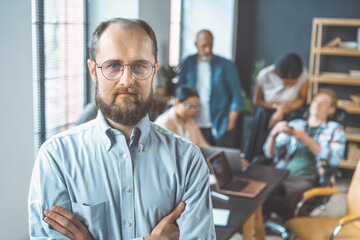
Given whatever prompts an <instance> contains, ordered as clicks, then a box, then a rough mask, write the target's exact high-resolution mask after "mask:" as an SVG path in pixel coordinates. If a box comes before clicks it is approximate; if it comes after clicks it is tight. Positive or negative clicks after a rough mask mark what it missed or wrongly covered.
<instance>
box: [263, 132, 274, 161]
mask: <svg viewBox="0 0 360 240" xmlns="http://www.w3.org/2000/svg"><path fill="white" fill-rule="evenodd" d="M275 138H276V136H275V135H274V134H272V133H271V132H270V134H269V136H268V137H267V139H266V141H265V155H267V157H273V154H274V151H275Z"/></svg>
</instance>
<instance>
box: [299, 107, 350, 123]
mask: <svg viewBox="0 0 360 240" xmlns="http://www.w3.org/2000/svg"><path fill="white" fill-rule="evenodd" d="M301 110H303V113H302V114H301V118H303V119H307V118H308V117H309V106H306V107H304V108H302V109H301ZM301 110H300V111H301ZM329 120H330V121H335V122H338V123H340V124H341V125H343V126H344V127H345V126H346V120H347V119H346V111H345V110H344V109H341V108H336V110H335V113H334V115H333V116H331V117H330V118H329Z"/></svg>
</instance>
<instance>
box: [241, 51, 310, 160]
mask: <svg viewBox="0 0 360 240" xmlns="http://www.w3.org/2000/svg"><path fill="white" fill-rule="evenodd" d="M307 79H308V73H307V70H306V68H305V67H304V65H303V63H302V60H301V58H300V57H299V56H298V55H297V54H295V53H289V54H286V55H284V56H281V57H280V58H278V60H277V61H276V62H275V64H273V65H270V66H268V67H265V68H264V69H262V70H261V71H260V72H259V74H258V76H257V80H256V85H255V91H254V96H253V101H254V103H255V104H256V105H257V109H256V113H255V122H254V128H253V134H251V136H252V138H251V139H250V144H249V148H248V149H244V152H245V156H246V158H247V159H249V160H251V159H253V158H254V157H256V156H262V155H264V154H263V151H262V146H263V144H264V142H265V139H266V137H267V136H268V134H269V132H270V130H271V128H272V127H273V126H274V125H275V124H276V123H278V122H279V121H282V120H291V119H295V118H298V117H299V116H298V113H297V112H294V111H296V110H299V109H300V108H301V107H302V106H303V105H304V104H305V100H306V93H307Z"/></svg>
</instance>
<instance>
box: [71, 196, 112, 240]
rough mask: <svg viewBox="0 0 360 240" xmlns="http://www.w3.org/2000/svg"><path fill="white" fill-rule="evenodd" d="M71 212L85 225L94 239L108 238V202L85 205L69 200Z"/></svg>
mask: <svg viewBox="0 0 360 240" xmlns="http://www.w3.org/2000/svg"><path fill="white" fill-rule="evenodd" d="M71 206H72V211H73V213H74V214H75V215H76V216H77V217H78V218H79V219H80V221H81V222H82V223H83V224H85V226H87V228H88V229H89V231H90V233H91V235H92V237H93V238H94V239H97V240H100V239H110V238H111V236H110V226H109V223H110V221H109V202H102V203H98V204H95V205H85V204H80V203H76V202H71Z"/></svg>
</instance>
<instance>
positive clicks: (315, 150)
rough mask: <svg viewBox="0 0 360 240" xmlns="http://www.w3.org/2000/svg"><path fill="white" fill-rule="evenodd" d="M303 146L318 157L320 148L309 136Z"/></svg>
mask: <svg viewBox="0 0 360 240" xmlns="http://www.w3.org/2000/svg"><path fill="white" fill-rule="evenodd" d="M304 144H305V145H306V146H307V147H308V148H309V150H310V151H311V152H312V153H313V154H314V155H315V156H318V155H319V154H320V152H321V146H320V144H318V143H317V142H316V141H315V140H314V139H312V138H311V137H310V136H308V137H307V138H306V140H305V141H304Z"/></svg>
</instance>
